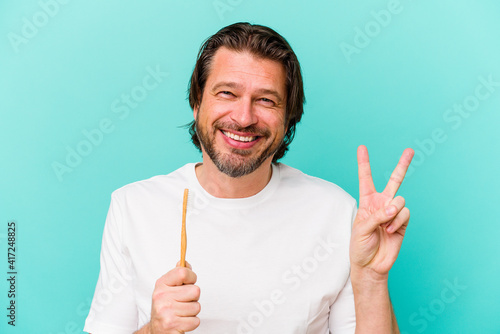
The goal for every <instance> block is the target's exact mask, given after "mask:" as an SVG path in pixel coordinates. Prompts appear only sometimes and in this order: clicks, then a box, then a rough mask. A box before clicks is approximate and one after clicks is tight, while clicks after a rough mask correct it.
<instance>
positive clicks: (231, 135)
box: [194, 47, 286, 177]
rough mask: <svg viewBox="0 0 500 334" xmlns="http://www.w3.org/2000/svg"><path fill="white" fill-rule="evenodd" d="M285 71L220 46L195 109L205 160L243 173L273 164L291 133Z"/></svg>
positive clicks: (233, 174)
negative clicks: (287, 124)
mask: <svg viewBox="0 0 500 334" xmlns="http://www.w3.org/2000/svg"><path fill="white" fill-rule="evenodd" d="M285 78H286V75H285V70H284V67H283V65H281V64H280V63H279V62H276V61H273V60H269V59H262V58H258V57H256V56H255V55H253V54H251V53H249V52H245V51H242V52H238V51H233V50H230V49H228V48H226V47H221V48H220V49H219V50H217V52H216V53H215V55H214V57H213V60H212V64H211V67H210V74H209V75H208V78H207V81H206V84H205V88H204V91H203V96H202V100H201V103H200V106H199V107H197V108H194V117H195V119H196V131H197V134H198V138H199V140H200V143H201V147H202V152H203V160H204V161H206V160H207V157H208V158H209V159H210V160H211V161H212V162H213V163H214V164H215V166H217V168H218V169H219V171H221V172H223V173H225V174H227V175H229V176H231V177H240V176H243V175H247V174H250V173H252V172H253V171H255V170H256V169H257V168H259V167H260V166H262V164H263V163H265V165H266V166H267V165H270V164H271V162H272V157H273V155H274V154H275V153H276V151H277V149H278V148H279V146H280V145H281V143H282V141H283V138H284V136H285V133H286V125H285V106H286V87H285Z"/></svg>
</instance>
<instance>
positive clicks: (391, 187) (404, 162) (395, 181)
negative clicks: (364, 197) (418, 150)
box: [383, 148, 415, 197]
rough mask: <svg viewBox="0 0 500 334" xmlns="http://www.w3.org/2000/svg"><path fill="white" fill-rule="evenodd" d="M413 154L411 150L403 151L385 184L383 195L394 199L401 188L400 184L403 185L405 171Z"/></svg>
mask: <svg viewBox="0 0 500 334" xmlns="http://www.w3.org/2000/svg"><path fill="white" fill-rule="evenodd" d="M414 154H415V152H414V151H413V150H412V149H411V148H407V149H406V150H404V151H403V154H402V155H401V158H400V159H399V162H398V165H397V166H396V168H395V169H394V171H393V172H392V174H391V178H390V179H389V182H387V185H386V186H385V189H384V191H383V193H384V194H386V195H388V196H390V197H394V196H395V195H396V193H397V192H398V189H399V187H400V186H401V183H403V179H404V178H405V175H406V171H407V170H408V167H409V166H410V163H411V159H413V155H414Z"/></svg>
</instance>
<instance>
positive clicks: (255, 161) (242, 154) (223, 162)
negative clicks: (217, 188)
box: [196, 120, 283, 178]
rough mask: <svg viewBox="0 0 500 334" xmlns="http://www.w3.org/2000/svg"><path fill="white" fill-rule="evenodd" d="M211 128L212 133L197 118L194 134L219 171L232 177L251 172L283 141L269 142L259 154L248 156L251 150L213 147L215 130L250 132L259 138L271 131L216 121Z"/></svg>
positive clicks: (264, 136) (267, 136) (267, 135)
mask: <svg viewBox="0 0 500 334" xmlns="http://www.w3.org/2000/svg"><path fill="white" fill-rule="evenodd" d="M213 129H214V130H213V133H212V134H209V132H208V131H207V130H206V129H203V128H202V127H201V126H200V125H199V123H198V120H196V134H197V136H198V140H199V141H200V144H201V146H202V147H203V149H204V150H205V152H206V153H207V155H208V157H209V158H210V160H212V162H213V163H214V164H215V166H216V167H217V169H218V170H219V171H220V172H222V173H224V174H226V175H228V176H230V177H233V178H238V177H242V176H244V175H248V174H250V173H253V172H254V171H255V170H256V169H257V168H259V167H260V166H261V165H262V163H263V162H264V161H266V159H268V158H269V157H271V156H273V155H274V154H275V153H276V152H277V151H278V149H279V147H280V145H281V142H282V141H283V139H281V141H279V142H277V143H274V142H271V143H269V144H268V145H267V146H266V147H265V148H264V150H263V151H262V152H261V153H260V154H258V155H256V156H253V157H252V156H250V155H251V154H252V150H243V149H236V148H231V152H230V153H222V152H220V150H218V149H217V148H216V147H215V136H216V133H217V131H221V130H220V129H226V130H233V131H240V132H246V133H252V134H254V135H256V136H259V137H261V139H259V140H264V139H268V138H269V137H270V136H271V133H270V131H269V130H266V129H259V128H257V127H255V126H249V127H246V128H241V127H238V126H237V125H235V124H227V123H222V122H217V121H216V122H215V123H214V127H213ZM223 135H224V134H223ZM273 143H274V145H273Z"/></svg>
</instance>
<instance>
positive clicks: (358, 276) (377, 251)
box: [350, 146, 414, 334]
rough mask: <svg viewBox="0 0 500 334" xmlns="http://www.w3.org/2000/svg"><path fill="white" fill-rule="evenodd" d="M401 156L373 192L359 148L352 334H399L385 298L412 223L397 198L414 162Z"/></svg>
mask: <svg viewBox="0 0 500 334" xmlns="http://www.w3.org/2000/svg"><path fill="white" fill-rule="evenodd" d="M413 154H414V152H413V150H411V149H407V150H405V152H403V155H402V156H401V159H400V160H399V163H398V165H397V167H396V169H395V170H394V172H393V173H392V175H391V178H390V180H389V182H388V183H387V186H386V188H385V189H384V191H383V192H381V193H378V192H376V190H375V186H374V184H373V179H372V175H371V169H370V162H369V158H368V151H367V149H366V147H365V146H360V147H359V148H358V167H359V209H358V212H357V215H356V218H355V220H354V223H353V228H352V235H351V245H350V258H351V283H352V287H353V294H354V305H355V310H356V333H357V334H362V333H370V334H375V333H381V334H389V333H399V328H398V325H397V321H396V317H395V315H394V311H393V309H392V304H391V301H390V298H389V289H388V284H387V283H388V277H389V270H390V269H391V267H392V265H393V264H394V262H395V261H396V258H397V256H398V254H399V250H400V249H401V244H402V242H403V238H404V235H405V232H406V227H407V226H408V222H409V219H410V211H409V210H408V208H406V206H405V200H404V198H403V197H401V196H398V197H394V196H395V195H396V192H397V190H398V189H399V186H400V185H401V183H402V182H403V179H404V176H405V174H406V171H407V169H408V166H409V165H410V162H411V159H412V158H413Z"/></svg>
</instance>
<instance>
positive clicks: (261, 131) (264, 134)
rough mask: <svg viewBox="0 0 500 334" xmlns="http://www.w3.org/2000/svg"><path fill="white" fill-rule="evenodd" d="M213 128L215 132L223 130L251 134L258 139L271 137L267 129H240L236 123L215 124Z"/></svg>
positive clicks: (251, 126)
mask: <svg viewBox="0 0 500 334" xmlns="http://www.w3.org/2000/svg"><path fill="white" fill-rule="evenodd" d="M214 128H215V129H216V130H220V129H225V130H233V131H238V132H245V133H251V134H253V135H256V136H260V137H269V136H270V135H271V131H269V130H268V129H263V128H260V127H257V126H255V125H250V126H247V127H241V126H239V125H238V124H237V123H228V122H215V123H214Z"/></svg>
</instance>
